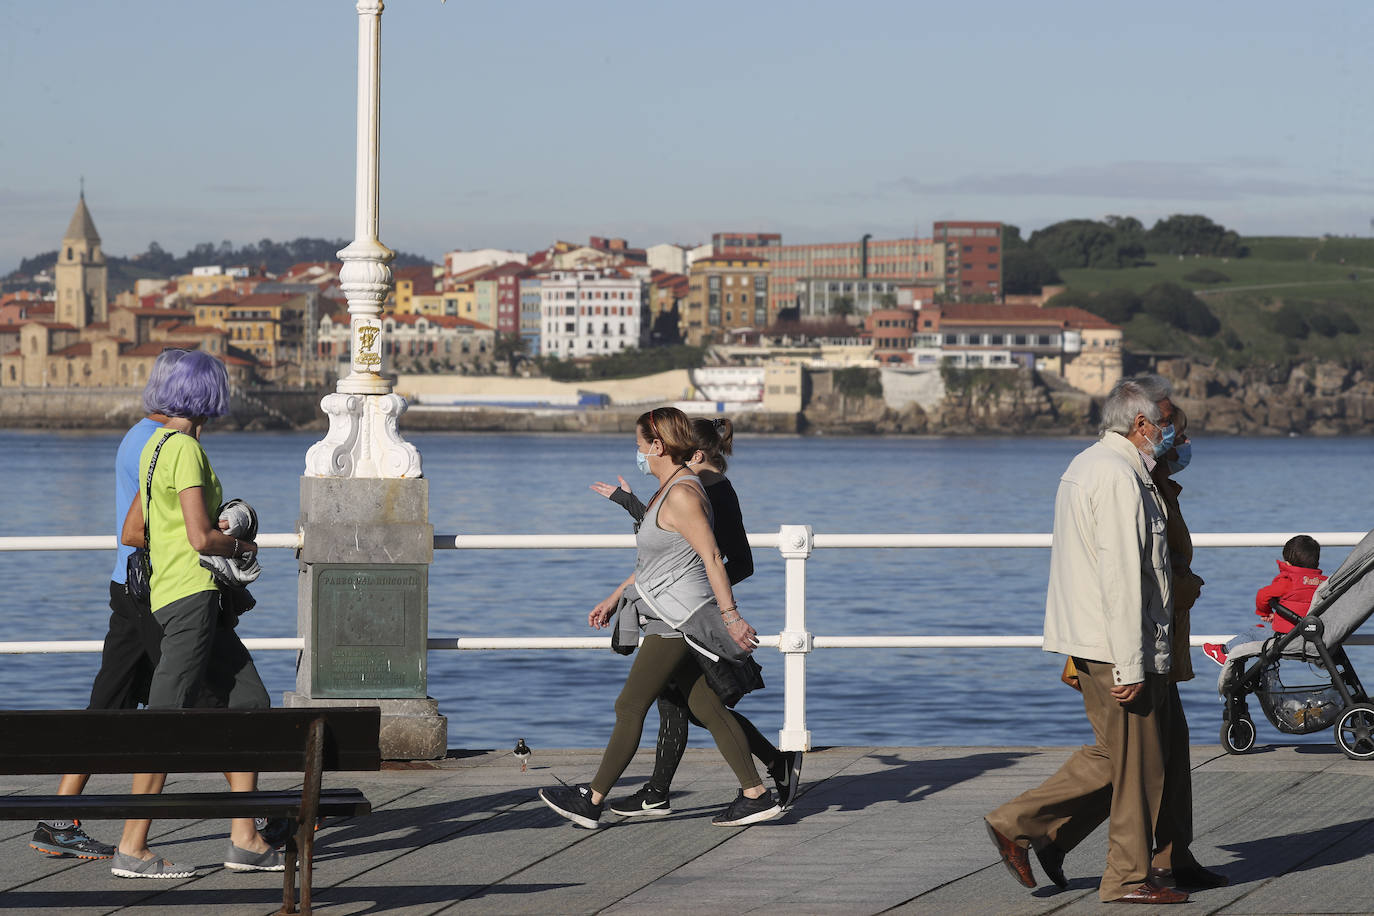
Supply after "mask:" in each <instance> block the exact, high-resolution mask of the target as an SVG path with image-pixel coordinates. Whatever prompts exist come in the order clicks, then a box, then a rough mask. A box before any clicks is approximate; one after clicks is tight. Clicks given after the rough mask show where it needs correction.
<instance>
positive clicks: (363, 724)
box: [0, 706, 381, 914]
mask: <svg viewBox="0 0 1374 916" xmlns="http://www.w3.org/2000/svg"><path fill="white" fill-rule="evenodd" d="M380 725H381V711H380V710H379V709H378V708H377V707H375V706H372V707H315V708H302V709H254V710H234V709H143V710H111V711H103V710H69V709H62V710H24V711H3V712H0V735H4V742H3V746H0V774H3V775H6V776H16V775H36V774H49V775H57V774H61V773H105V774H109V773H164V772H165V773H220V772H247V771H255V772H260V773H301V774H302V775H303V782H302V785H301V788H299V789H292V790H286V791H257V792H230V791H228V790H227V789H226V790H225V791H223V792H166V793H163V794H160V795H131V794H125V795H5V796H0V819H3V820H27V819H31V818H32V819H39V818H64V819H73V818H92V819H96V818H106V819H108V818H197V819H198V818H212V817H226V818H227V817H289V818H295V819H296V820H297V823H298V825H299V829H298V830H297V831H296V833H295V835H293V836H292V837H291V838H290V839H288V840H287V845H286V854H285V856H284V859H285V865H286V874H285V876H284V879H283V887H282V908H281V910H280V911H279V912H280V913H283V914H285V913H295V912H297V910H296V908H295V903H294V899H293V898H294V894H295V871H296V861H297V858H298V857H299V860H300V873H301V893H300V901H301V910H300V912H302V913H309V912H310V880H311V872H312V868H311V866H312V858H313V854H314V845H315V822H316V818H318V817H347V816H351V815H357V814H367V813H369V812H370V811H371V810H372V805H371V803H370V802H369V801H368V800H367V798H366V797H365V796H364V795H363V793H362V792H361V791H359V790H358V789H332V788H331V789H321V787H320V781H321V775H322V774H323V772H324V771H325V770H372V771H376V770H379V769H381V752H380V750H379V748H378V745H377V739H378V730H379V728H380Z"/></svg>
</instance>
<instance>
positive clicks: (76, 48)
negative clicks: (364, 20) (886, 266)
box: [0, 0, 1374, 272]
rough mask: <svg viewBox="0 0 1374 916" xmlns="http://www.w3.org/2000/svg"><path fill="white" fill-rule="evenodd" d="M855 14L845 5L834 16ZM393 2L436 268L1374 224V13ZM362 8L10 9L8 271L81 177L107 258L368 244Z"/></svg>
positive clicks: (402, 212)
mask: <svg viewBox="0 0 1374 916" xmlns="http://www.w3.org/2000/svg"><path fill="white" fill-rule="evenodd" d="M837 9H842V10H843V13H844V15H843V16H841V15H839V14H838V13H837ZM1300 15H1301V17H1302V18H1301V19H1300V20H1299V19H1295V18H1294V10H1293V8H1292V7H1291V5H1280V4H1277V3H1258V4H1251V5H1248V6H1247V7H1245V18H1244V20H1241V19H1240V18H1239V17H1238V16H1236V15H1228V13H1227V10H1226V9H1222V8H1211V7H1205V8H1201V9H1199V8H1190V7H1188V6H1185V5H1184V4H1181V3H1166V4H1162V5H1156V6H1155V7H1152V8H1151V10H1149V11H1148V12H1144V13H1142V12H1140V11H1135V10H1124V9H1123V10H1117V9H1114V8H1112V9H1102V8H1100V7H1099V6H1093V5H1089V4H1086V3H1060V4H1054V5H1051V6H1050V7H1049V8H1026V7H1021V6H1017V5H1012V4H1004V3H994V4H991V5H988V6H984V7H980V11H979V14H978V15H977V16H976V17H975V16H973V15H972V14H969V13H967V12H963V11H960V10H954V9H950V10H947V9H937V8H924V7H922V6H920V5H915V4H899V3H878V2H873V3H865V4H859V5H851V6H846V7H843V8H837V7H834V6H832V5H826V4H820V3H811V4H806V3H795V4H786V5H784V4H773V3H760V4H754V5H751V6H739V5H730V4H725V3H715V2H707V3H700V4H696V5H693V6H692V7H691V8H690V11H689V12H687V13H684V11H683V10H682V9H680V8H677V7H659V6H658V5H642V6H641V5H633V4H626V3H611V4H606V5H603V6H602V7H598V10H597V15H595V16H591V15H585V14H584V15H580V16H579V15H575V14H573V13H570V12H569V11H568V10H567V9H566V8H564V7H561V6H555V5H552V4H532V5H527V4H521V5H487V6H477V5H475V4H471V3H464V2H456V3H447V4H442V5H441V4H440V3H438V2H437V0H435V2H408V3H400V2H393V3H391V4H389V6H388V9H387V12H386V14H385V15H384V16H383V19H382V64H383V71H382V72H383V90H382V93H383V94H382V98H383V106H382V130H383V139H382V206H381V216H382V223H381V225H382V230H381V237H382V240H383V241H384V242H386V243H387V244H389V245H390V246H392V247H393V248H397V249H403V250H407V251H414V252H416V253H420V254H424V255H427V256H429V257H431V258H434V259H435V260H436V261H437V260H438V259H439V258H440V257H441V256H442V254H443V252H445V251H447V250H450V249H453V248H475V247H483V246H493V247H512V248H517V249H522V250H534V249H537V248H542V247H545V246H546V245H548V244H549V243H550V242H551V241H552V240H553V239H555V238H568V239H574V240H581V239H585V238H586V237H588V236H589V235H593V234H600V235H614V236H621V237H625V238H628V239H630V240H631V241H632V242H633V243H635V244H639V245H651V244H655V243H658V242H682V243H695V242H703V241H707V240H709V237H710V235H711V233H712V232H716V231H722V230H763V231H774V232H781V233H782V234H783V236H784V238H785V239H786V240H787V241H788V242H816V241H826V240H838V239H845V238H857V237H858V236H859V235H861V234H863V233H865V232H870V233H873V234H874V235H875V236H876V237H879V238H884V237H901V236H910V235H912V234H918V233H919V234H922V235H924V234H926V233H927V232H928V231H929V228H930V225H931V224H932V223H933V222H934V221H936V220H942V219H992V220H1002V221H1004V222H1008V223H1014V224H1017V225H1020V226H1021V227H1022V228H1023V230H1025V231H1026V232H1027V233H1028V232H1029V230H1032V229H1034V228H1038V227H1039V226H1043V225H1046V224H1048V223H1051V222H1056V221H1058V220H1061V219H1068V218H1077V217H1085V218H1100V217H1102V216H1104V215H1106V214H1109V213H1120V214H1130V215H1134V216H1137V217H1139V218H1140V219H1142V220H1143V221H1145V222H1146V224H1147V225H1149V224H1150V223H1152V222H1153V221H1154V220H1155V219H1157V218H1159V217H1161V216H1165V215H1168V214H1170V213H1175V212H1197V213H1204V214H1206V215H1208V216H1210V217H1212V218H1213V219H1216V220H1217V221H1219V222H1222V223H1224V224H1226V225H1227V226H1229V227H1231V228H1235V229H1237V230H1238V231H1240V232H1241V233H1243V234H1251V235H1260V234H1276V233H1285V234H1298V235H1318V234H1322V233H1333V234H1360V235H1365V234H1368V233H1369V231H1370V218H1371V217H1374V167H1371V163H1370V161H1369V155H1368V150H1369V149H1370V148H1371V145H1374V144H1371V141H1374V103H1371V102H1370V101H1369V99H1368V96H1367V92H1365V91H1364V90H1365V87H1366V86H1367V85H1368V83H1369V77H1370V76H1371V75H1374V73H1371V71H1374V65H1371V64H1370V62H1369V61H1368V59H1367V56H1366V55H1365V54H1364V53H1363V48H1362V47H1361V36H1363V35H1367V34H1369V27H1370V26H1374V8H1370V7H1368V6H1366V5H1361V4H1356V3H1338V4H1329V5H1325V6H1323V7H1321V8H1316V9H1311V10H1304V11H1302V13H1301V14H1300ZM356 20H357V17H356V15H355V14H354V13H353V9H352V4H351V3H325V2H308V3H292V4H277V3H267V2H264V0H245V2H240V3H237V4H233V5H229V6H225V5H213V6H201V5H198V4H178V3H173V2H169V0H161V2H150V3H147V4H142V5H140V7H139V8H138V11H137V13H135V14H131V13H129V12H127V10H126V9H124V8H119V7H107V6H106V5H103V4H96V3H71V4H19V3H6V4H0V33H3V34H5V35H6V36H7V37H6V39H5V40H3V41H0V79H3V80H4V81H5V83H6V85H7V87H9V88H10V91H9V92H7V93H5V99H4V102H3V103H0V104H3V109H0V110H3V111H4V114H5V117H4V121H5V123H6V124H7V125H8V126H9V128H10V129H9V130H7V131H6V134H7V139H5V140H4V141H0V142H3V146H2V147H0V149H2V150H3V153H0V158H2V159H3V161H4V162H5V165H6V167H5V169H4V170H3V177H0V214H3V216H2V217H0V272H7V271H9V270H12V269H13V268H14V267H16V266H17V265H18V261H19V259H20V258H21V257H24V256H28V255H32V254H36V253H38V252H40V251H45V250H51V248H52V245H53V239H54V238H55V236H56V235H57V234H58V233H60V231H61V227H62V225H63V224H64V223H65V220H66V217H67V215H68V214H69V213H70V208H71V205H72V201H73V199H74V198H75V196H76V193H77V190H78V181H79V178H80V176H82V175H84V176H85V178H86V191H87V197H88V199H89V200H90V201H91V205H92V209H93V211H94V212H95V214H96V216H97V219H98V224H99V227H100V232H101V235H102V237H103V239H104V240H105V243H106V245H107V246H108V250H109V251H110V252H111V253H112V254H117V255H129V254H135V253H138V252H141V251H143V250H145V249H146V248H147V246H148V243H149V242H151V241H157V242H159V243H160V244H161V245H163V247H165V248H167V249H169V250H172V251H178V252H180V251H184V250H185V249H187V248H189V247H190V246H191V245H194V244H196V243H198V242H202V241H212V242H218V241H220V240H221V239H228V240H230V241H233V242H234V243H235V244H243V243H246V242H251V241H255V240H257V239H259V238H263V237H270V238H273V239H276V240H279V241H280V240H283V239H289V238H294V237H296V236H303V235H304V236H324V237H338V238H348V237H351V235H352V222H353V221H352V200H353V198H352V183H353V179H352V175H353V167H354V163H353V131H354V123H353V114H354V104H355V98H354V91H355V79H356V76H355V71H354V67H355V63H356V55H355V42H356V27H357V25H356Z"/></svg>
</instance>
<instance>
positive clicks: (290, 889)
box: [277, 824, 300, 916]
mask: <svg viewBox="0 0 1374 916" xmlns="http://www.w3.org/2000/svg"><path fill="white" fill-rule="evenodd" d="M297 827H298V828H299V824H298V825H297ZM299 835H300V831H299V829H297V832H296V833H294V834H292V835H291V836H289V837H287V838H286V853H285V855H283V856H282V864H283V865H285V866H286V871H285V872H284V873H283V874H282V890H281V909H280V910H278V911H277V916H293V914H295V913H298V912H300V911H299V910H297V909H296V854H297V852H298V850H299V848H300V847H299V843H298V841H297V837H298V836H299Z"/></svg>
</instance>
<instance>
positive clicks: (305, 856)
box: [299, 719, 324, 916]
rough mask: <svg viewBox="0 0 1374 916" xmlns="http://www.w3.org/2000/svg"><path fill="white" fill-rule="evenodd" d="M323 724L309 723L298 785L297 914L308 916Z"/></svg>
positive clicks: (313, 866)
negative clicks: (303, 761)
mask: <svg viewBox="0 0 1374 916" xmlns="http://www.w3.org/2000/svg"><path fill="white" fill-rule="evenodd" d="M323 770H324V720H323V719H316V720H315V721H313V722H311V723H310V731H309V732H308V733H307V735H306V741H305V773H304V776H305V779H304V781H303V783H302V785H301V814H300V821H299V826H300V849H301V913H302V914H304V916H309V914H310V882H311V879H312V878H313V877H314V872H315V821H317V820H318V819H319V816H320V783H321V781H322V779H323V776H324V773H323Z"/></svg>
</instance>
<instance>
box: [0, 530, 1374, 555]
mask: <svg viewBox="0 0 1374 916" xmlns="http://www.w3.org/2000/svg"><path fill="white" fill-rule="evenodd" d="M1365 534H1366V532H1363V531H1316V532H1312V537H1314V538H1316V539H1317V542H1318V543H1320V544H1323V545H1327V546H1331V547H1353V546H1354V545H1355V544H1358V543H1359V542H1360V541H1361V540H1362V539H1363V538H1364V536H1365ZM1292 536H1293V534H1292V533H1290V532H1277V533H1276V532H1272V531H1258V532H1215V533H1213V532H1201V533H1194V534H1193V546H1194V547H1282V546H1283V545H1284V544H1285V543H1287V541H1288V539H1289V538H1291V537H1292ZM812 543H813V546H815V547H816V548H864V549H874V548H936V549H938V548H1020V547H1039V548H1045V547H1049V546H1050V535H1048V534H1013V533H1008V534H896V533H892V534H817V535H815V536H814V539H813V541H812ZM749 544H750V546H752V547H773V548H776V547H777V546H778V535H777V534H751V535H749ZM301 545H302V536H301V534H300V533H299V532H290V533H284V534H261V535H258V546H259V547H263V548H284V549H287V550H299V549H300V547H301ZM634 546H635V539H634V535H632V534H436V535H435V536H434V548H435V549H436V550H576V549H586V548H633V547H634ZM114 548H115V539H114V537H113V536H111V535H72V536H60V537H56V536H55V537H0V553H3V552H6V551H21V550H113V549H114Z"/></svg>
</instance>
